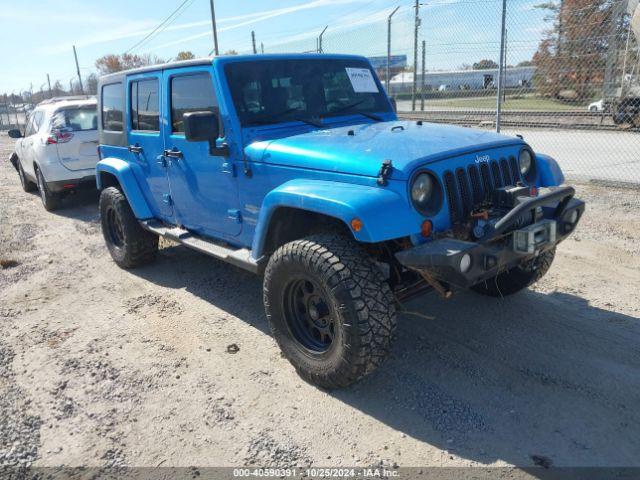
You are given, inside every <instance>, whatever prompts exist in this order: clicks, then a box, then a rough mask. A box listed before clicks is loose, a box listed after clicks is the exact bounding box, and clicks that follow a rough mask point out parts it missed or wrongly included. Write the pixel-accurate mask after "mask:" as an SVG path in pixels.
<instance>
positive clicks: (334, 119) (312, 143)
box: [96, 55, 584, 388]
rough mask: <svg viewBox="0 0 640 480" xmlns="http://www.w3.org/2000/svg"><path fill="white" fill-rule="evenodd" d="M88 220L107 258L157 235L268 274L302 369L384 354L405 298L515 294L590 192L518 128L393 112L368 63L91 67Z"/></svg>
mask: <svg viewBox="0 0 640 480" xmlns="http://www.w3.org/2000/svg"><path fill="white" fill-rule="evenodd" d="M99 112H100V115H99V116H100V120H99V135H100V148H99V151H100V158H101V160H100V162H99V163H98V165H97V172H96V173H97V184H98V188H99V189H100V190H101V195H100V215H101V221H102V230H103V233H104V238H105V241H106V244H107V247H108V249H109V251H110V253H111V255H112V257H113V259H114V260H115V262H116V263H117V264H118V265H119V266H121V267H123V268H133V267H137V266H140V265H143V264H146V263H149V262H151V261H152V260H153V259H154V258H155V257H156V254H157V251H158V237H159V236H164V237H166V238H169V239H171V240H173V241H175V242H179V243H181V244H183V245H186V246H188V247H191V248H193V249H195V250H198V251H200V252H203V253H205V254H209V255H211V256H213V257H216V258H218V259H221V260H225V261H227V262H230V263H232V264H234V265H236V266H238V267H241V268H244V269H246V270H249V271H250V272H254V273H256V274H262V275H264V305H265V310H266V316H267V318H268V321H269V324H270V327H271V330H272V332H273V336H274V338H275V339H276V341H277V342H278V344H279V345H280V347H281V349H282V351H283V353H284V355H285V356H286V358H288V359H289V360H290V362H291V363H292V364H293V365H294V366H295V367H296V369H297V370H298V371H299V373H300V374H301V375H302V376H303V377H305V378H306V379H308V380H310V381H312V382H314V383H316V384H318V385H321V386H323V387H326V388H337V387H343V386H346V385H348V384H350V383H352V382H354V381H356V380H358V379H360V378H361V377H363V376H364V375H366V374H368V373H370V372H371V371H373V370H374V369H375V368H376V367H377V366H378V365H379V364H380V363H381V362H382V361H383V360H384V358H385V357H386V356H387V354H388V353H389V349H390V344H391V341H392V337H393V336H394V329H395V325H396V306H397V304H398V303H399V302H403V301H405V300H406V299H408V298H410V297H412V296H415V295H418V294H420V293H423V292H425V291H427V290H435V291H437V292H438V293H439V294H441V295H442V296H443V297H445V298H447V297H449V296H450V295H451V293H452V291H454V290H456V289H461V288H462V289H464V288H470V289H473V290H475V291H476V292H479V293H481V294H485V295H491V296H503V295H509V294H512V293H515V292H517V291H519V290H521V289H524V288H526V287H528V286H529V285H531V284H532V283H533V282H535V281H537V280H538V279H540V278H541V277H542V276H543V275H544V274H545V273H546V272H547V270H548V269H549V267H550V266H551V262H552V261H553V258H554V253H555V248H556V245H557V244H558V243H559V242H560V241H562V240H564V239H565V238H566V237H567V236H568V235H569V234H570V233H571V232H572V231H573V230H574V228H575V227H576V224H577V223H578V221H579V219H580V217H581V215H582V213H583V212H584V203H583V202H581V201H579V200H577V199H575V198H574V193H575V192H574V189H573V188H572V187H569V186H561V185H562V183H563V182H564V177H563V175H562V172H561V171H560V168H559V167H558V164H557V163H556V162H555V161H554V160H553V159H552V158H550V157H548V156H545V155H540V154H534V152H533V151H532V150H531V148H530V147H529V146H528V145H527V144H526V143H525V142H524V141H523V140H522V139H521V138H518V137H513V138H512V137H507V136H501V135H497V134H494V133H490V132H486V131H480V130H472V129H467V128H459V127H453V126H448V125H434V124H428V123H423V122H421V121H400V120H398V117H397V116H396V113H395V111H394V108H393V104H392V102H391V101H390V99H389V98H388V97H387V95H386V94H385V91H384V89H383V87H382V85H381V84H380V81H379V80H378V78H377V77H376V74H375V72H374V70H373V69H372V67H371V65H370V64H369V62H368V61H367V60H366V59H365V58H362V57H358V56H346V55H281V56H280V55H261V56H228V57H219V58H215V59H213V60H211V59H207V60H189V61H186V62H178V63H173V64H167V65H160V66H154V67H148V68H142V69H138V70H131V71H126V72H120V73H116V74H112V75H108V76H105V77H102V78H101V80H100V85H99Z"/></svg>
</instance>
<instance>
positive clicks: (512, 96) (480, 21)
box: [0, 0, 640, 184]
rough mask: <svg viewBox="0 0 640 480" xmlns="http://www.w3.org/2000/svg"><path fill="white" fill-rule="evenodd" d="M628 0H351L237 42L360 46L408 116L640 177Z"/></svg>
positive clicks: (286, 48) (312, 48) (639, 117)
mask: <svg viewBox="0 0 640 480" xmlns="http://www.w3.org/2000/svg"><path fill="white" fill-rule="evenodd" d="M629 3H632V4H635V3H637V2H636V1H634V0H506V1H505V0H422V1H418V2H414V1H412V0H401V1H390V2H389V3H388V4H386V5H384V8H381V9H380V10H379V11H372V10H371V9H369V10H367V12H368V13H363V12H364V10H363V8H362V4H360V3H348V2H345V5H344V7H343V9H342V15H340V16H339V17H337V18H335V17H334V18H324V19H323V18H318V25H317V29H312V30H309V29H308V28H304V29H303V28H296V25H291V26H290V28H285V29H282V30H280V31H278V33H277V34H273V35H271V36H268V35H265V36H260V32H259V31H258V32H255V33H254V32H248V33H251V35H249V34H248V35H247V41H246V43H245V44H244V45H245V46H246V48H236V49H235V50H236V51H237V52H238V53H248V54H251V53H257V54H260V53H262V52H264V53H285V52H324V53H355V54H361V55H365V56H367V57H369V58H370V59H371V61H372V63H373V65H374V67H375V68H376V70H377V71H378V74H379V76H380V78H381V79H382V81H383V82H384V83H385V84H386V86H387V90H388V92H389V94H390V95H391V96H393V97H394V98H395V99H396V102H397V105H398V111H399V114H400V115H401V116H402V117H405V118H416V119H417V118H419V119H424V120H427V121H431V122H439V123H449V124H457V125H463V126H468V127H473V128H483V129H493V130H500V131H501V132H502V133H505V134H507V135H516V134H518V135H523V136H524V138H525V139H526V140H527V141H528V142H529V143H530V144H531V145H532V146H533V147H534V149H536V150H537V151H539V152H542V153H546V154H550V155H552V156H554V157H555V158H556V159H558V161H559V162H560V164H561V166H562V168H563V170H564V171H565V173H566V174H567V175H568V176H569V177H582V178H586V179H598V180H608V181H613V182H626V183H628V182H631V183H636V184H640V53H639V44H638V41H637V39H636V36H635V34H634V33H633V29H632V28H631V17H630V15H629V13H628V10H631V9H632V8H633V6H632V7H630V6H629ZM503 18H504V23H503ZM325 22H326V23H328V24H325ZM12 102H13V103H14V104H12ZM15 102H16V100H15V99H14V100H13V101H11V100H8V99H6V98H5V101H4V104H3V99H2V97H0V122H1V123H0V129H1V128H7V127H8V126H9V125H12V124H14V123H16V122H17V123H20V124H23V123H24V116H25V111H28V105H26V104H23V105H16V104H15ZM499 105H500V107H499ZM499 108H500V115H498V109H499ZM498 118H499V119H500V120H499V122H498Z"/></svg>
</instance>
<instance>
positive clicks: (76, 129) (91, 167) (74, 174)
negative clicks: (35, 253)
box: [9, 97, 98, 211]
mask: <svg viewBox="0 0 640 480" xmlns="http://www.w3.org/2000/svg"><path fill="white" fill-rule="evenodd" d="M97 128H98V117H97V103H96V100H95V98H92V97H66V98H65V97H60V98H52V99H50V100H45V101H44V102H41V103H39V104H38V105H37V106H36V108H35V109H34V110H33V112H31V114H30V115H29V119H28V121H27V126H26V127H25V131H24V134H23V132H21V131H20V130H17V129H15V130H9V136H10V137H11V138H17V139H18V140H17V142H16V146H15V151H14V153H13V155H12V156H11V163H12V164H13V166H14V167H15V168H16V170H17V171H18V175H19V176H20V182H21V183H22V188H23V189H24V191H25V192H29V191H33V190H35V189H36V187H37V189H38V190H39V191H40V198H41V199H42V203H43V204H44V208H45V209H47V210H49V211H50V210H54V209H56V208H57V207H58V205H59V203H60V200H61V199H62V198H63V197H64V196H65V195H66V194H68V193H69V192H72V191H74V190H77V189H78V188H79V187H81V186H84V185H87V186H93V187H95V166H96V163H97V162H98V129H97Z"/></svg>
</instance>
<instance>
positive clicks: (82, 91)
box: [73, 45, 84, 95]
mask: <svg viewBox="0 0 640 480" xmlns="http://www.w3.org/2000/svg"><path fill="white" fill-rule="evenodd" d="M73 58H75V59H76V72H77V73H78V84H79V85H80V94H81V95H84V88H83V87H82V77H81V76H80V66H79V65H78V54H77V53H76V46H75V45H74V46H73Z"/></svg>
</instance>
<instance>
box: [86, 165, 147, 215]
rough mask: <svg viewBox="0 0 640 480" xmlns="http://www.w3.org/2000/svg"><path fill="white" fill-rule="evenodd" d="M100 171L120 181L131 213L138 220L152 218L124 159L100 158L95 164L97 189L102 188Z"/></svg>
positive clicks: (132, 173)
mask: <svg viewBox="0 0 640 480" xmlns="http://www.w3.org/2000/svg"><path fill="white" fill-rule="evenodd" d="M101 173H109V174H111V175H113V176H114V177H116V179H117V180H118V182H119V183H120V187H121V188H122V191H123V193H124V196H125V197H126V198H127V201H128V202H129V205H130V206H131V210H133V214H134V215H135V216H136V218H137V219H138V220H145V219H148V218H152V217H153V214H152V213H151V209H150V208H149V205H148V204H147V201H146V200H145V198H144V195H143V193H142V190H141V188H140V185H138V182H137V180H136V177H135V174H134V172H133V170H132V169H131V165H129V164H128V163H127V162H125V161H124V160H120V159H119V158H113V157H108V158H104V159H102V160H100V161H99V162H98V163H97V165H96V186H97V187H98V190H102V189H103V188H104V187H103V185H102V178H101V176H100V174H101Z"/></svg>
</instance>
